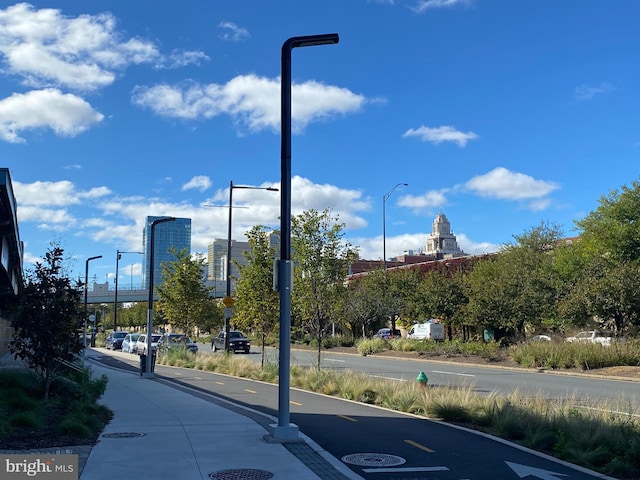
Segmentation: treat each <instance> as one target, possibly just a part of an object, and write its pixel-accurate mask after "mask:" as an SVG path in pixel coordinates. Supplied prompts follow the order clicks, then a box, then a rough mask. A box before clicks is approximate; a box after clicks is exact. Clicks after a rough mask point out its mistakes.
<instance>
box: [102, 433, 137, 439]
mask: <svg viewBox="0 0 640 480" xmlns="http://www.w3.org/2000/svg"><path fill="white" fill-rule="evenodd" d="M144 435H145V434H144V433H138V432H117V433H105V434H103V435H102V437H103V438H137V437H144Z"/></svg>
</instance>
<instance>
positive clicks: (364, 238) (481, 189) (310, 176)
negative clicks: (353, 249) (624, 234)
mask: <svg viewBox="0 0 640 480" xmlns="http://www.w3.org/2000/svg"><path fill="white" fill-rule="evenodd" d="M638 18H640V2H637V1H635V0H613V1H607V2H605V1H602V0H581V1H580V2H575V1H558V0H519V1H515V0H503V1H498V0H379V1H374V0H368V1H367V0H323V1H322V2H301V1H292V0H278V1H275V0H272V1H268V0H250V1H232V2H218V1H211V0H185V1H182V2H159V1H157V0H135V1H118V2H114V1H104V0H92V1H91V2H87V1H80V0H73V1H72V0H58V1H56V2H53V1H41V2H32V3H15V4H6V3H5V4H4V6H2V7H0V158H2V166H6V167H8V168H10V170H11V174H12V178H13V182H14V189H15V194H16V197H17V202H18V216H19V222H20V233H21V237H22V240H23V241H24V242H25V266H26V267H31V262H33V261H34V260H37V259H39V258H41V257H42V256H43V255H44V253H45V252H46V250H47V248H48V245H49V243H50V242H51V241H56V242H59V243H60V244H61V245H62V247H63V248H64V249H65V252H66V253H67V255H69V256H72V257H73V258H74V259H75V265H73V267H72V268H73V269H74V271H76V272H77V274H78V275H82V274H83V272H84V262H85V259H86V258H87V257H91V256H95V255H102V256H103V258H102V259H100V260H96V261H94V262H92V263H91V273H92V277H94V276H95V278H96V279H97V281H99V282H103V281H105V279H109V281H113V276H114V274H115V257H116V250H117V249H119V250H125V251H138V250H141V248H142V228H143V224H144V219H145V217H146V216H147V215H172V216H179V217H189V218H191V219H192V230H193V238H192V250H193V252H206V246H207V244H208V243H210V242H211V241H212V240H213V239H214V238H226V236H227V227H228V216H227V215H228V209H226V208H212V207H206V206H203V204H209V205H220V206H225V205H227V204H228V198H229V182H230V181H233V183H234V184H235V185H250V186H261V187H276V188H277V187H279V184H280V132H279V130H280V78H279V76H280V53H281V46H282V43H283V42H284V41H285V40H286V39H287V38H289V37H292V36H299V35H316V34H324V33H334V32H335V33H338V34H339V35H340V43H339V44H337V45H326V46H318V47H310V48H300V49H295V50H294V51H293V53H292V73H293V75H292V76H293V93H292V98H293V100H292V102H293V138H292V177H293V178H292V187H293V195H292V212H293V214H294V215H295V214H297V213H300V212H302V211H304V210H307V209H310V208H315V209H317V210H323V209H325V208H330V209H331V210H332V212H333V213H335V214H338V215H339V216H340V220H341V221H342V222H344V223H345V225H346V227H345V234H346V238H347V239H348V240H349V241H351V243H352V244H354V245H356V246H358V247H359V248H360V251H361V257H362V258H368V259H380V258H381V257H382V216H383V201H382V199H383V196H385V195H386V194H387V193H388V192H390V191H391V190H392V189H393V187H394V186H395V185H396V184H398V183H405V182H406V183H408V184H409V185H408V186H407V187H398V188H397V189H396V190H394V191H393V193H392V194H391V195H390V196H389V197H388V199H387V201H386V202H385V213H386V251H387V257H391V256H394V255H397V254H401V253H402V252H403V251H405V250H408V249H414V250H419V249H421V248H423V246H424V243H425V241H426V237H427V234H428V233H429V232H430V230H431V224H432V221H433V219H434V216H435V215H436V214H437V213H445V214H446V215H447V217H448V218H449V220H450V221H451V224H452V228H453V230H454V233H455V234H456V235H457V236H458V242H459V244H460V246H461V247H462V249H463V250H464V251H466V252H467V253H484V252H490V251H495V250H497V249H498V248H499V246H500V245H501V244H504V243H507V242H510V241H512V240H513V235H519V234H521V233H523V232H525V231H526V230H528V229H530V228H532V227H534V226H537V225H539V224H540V222H542V221H545V222H551V223H555V224H558V225H559V226H561V227H562V228H563V229H564V231H565V234H566V235H567V236H571V235H573V234H575V232H574V230H573V228H574V221H575V220H576V219H580V218H582V217H584V216H585V215H587V214H588V213H589V212H590V211H592V210H593V209H595V208H596V207H597V205H598V199H599V197H600V196H601V195H605V194H607V193H608V192H609V191H611V190H613V189H619V188H620V187H621V186H623V185H628V184H630V183H631V182H633V181H635V180H637V179H638V173H639V170H638V156H639V154H640V125H639V122H638V112H639V111H640V109H639V106H640V75H639V73H640V68H639V60H640V33H639V30H638V26H637V19H638ZM279 201H280V196H279V194H277V193H274V192H267V191H262V190H239V189H238V190H236V189H234V192H233V204H234V206H246V207H248V208H238V209H234V212H233V232H234V234H233V238H234V239H237V240H244V237H243V233H244V232H245V231H247V230H248V229H249V228H251V226H253V225H256V224H264V225H268V226H271V227H274V228H277V227H278V226H279V220H278V216H279ZM120 268H121V270H120V275H121V276H122V277H123V278H124V279H129V278H130V276H131V275H130V274H131V273H133V275H137V274H138V273H139V271H140V258H139V257H138V256H136V255H127V256H124V257H123V259H122V260H121V261H120ZM131 269H133V272H131Z"/></svg>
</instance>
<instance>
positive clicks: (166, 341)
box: [158, 333, 198, 355]
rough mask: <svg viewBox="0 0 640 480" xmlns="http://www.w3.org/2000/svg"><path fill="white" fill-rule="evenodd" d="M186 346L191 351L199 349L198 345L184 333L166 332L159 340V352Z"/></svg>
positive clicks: (163, 352) (162, 352)
mask: <svg viewBox="0 0 640 480" xmlns="http://www.w3.org/2000/svg"><path fill="white" fill-rule="evenodd" d="M175 348H184V349H185V350H188V351H190V352H191V353H196V352H197V351H198V345H197V344H196V342H194V341H193V340H191V339H190V338H189V337H187V336H186V335H184V334H182V333H165V334H164V335H162V337H161V338H160V340H159V341H158V354H160V355H162V354H165V353H167V350H172V349H175Z"/></svg>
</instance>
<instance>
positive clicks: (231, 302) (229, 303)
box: [222, 297, 235, 308]
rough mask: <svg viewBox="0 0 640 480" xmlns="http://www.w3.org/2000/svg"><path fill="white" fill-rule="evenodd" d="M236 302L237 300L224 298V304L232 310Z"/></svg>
mask: <svg viewBox="0 0 640 480" xmlns="http://www.w3.org/2000/svg"><path fill="white" fill-rule="evenodd" d="M234 302H235V300H234V299H233V298H232V297H224V299H223V300H222V303H223V304H224V306H225V307H227V308H231V307H232V306H233V303H234Z"/></svg>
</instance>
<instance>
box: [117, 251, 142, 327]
mask: <svg viewBox="0 0 640 480" xmlns="http://www.w3.org/2000/svg"><path fill="white" fill-rule="evenodd" d="M123 253H139V254H140V255H143V253H142V252H122V251H120V250H116V291H115V292H114V294H113V331H114V332H115V331H116V328H117V327H118V322H117V316H118V272H119V271H120V269H119V262H120V258H122V254H123Z"/></svg>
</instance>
